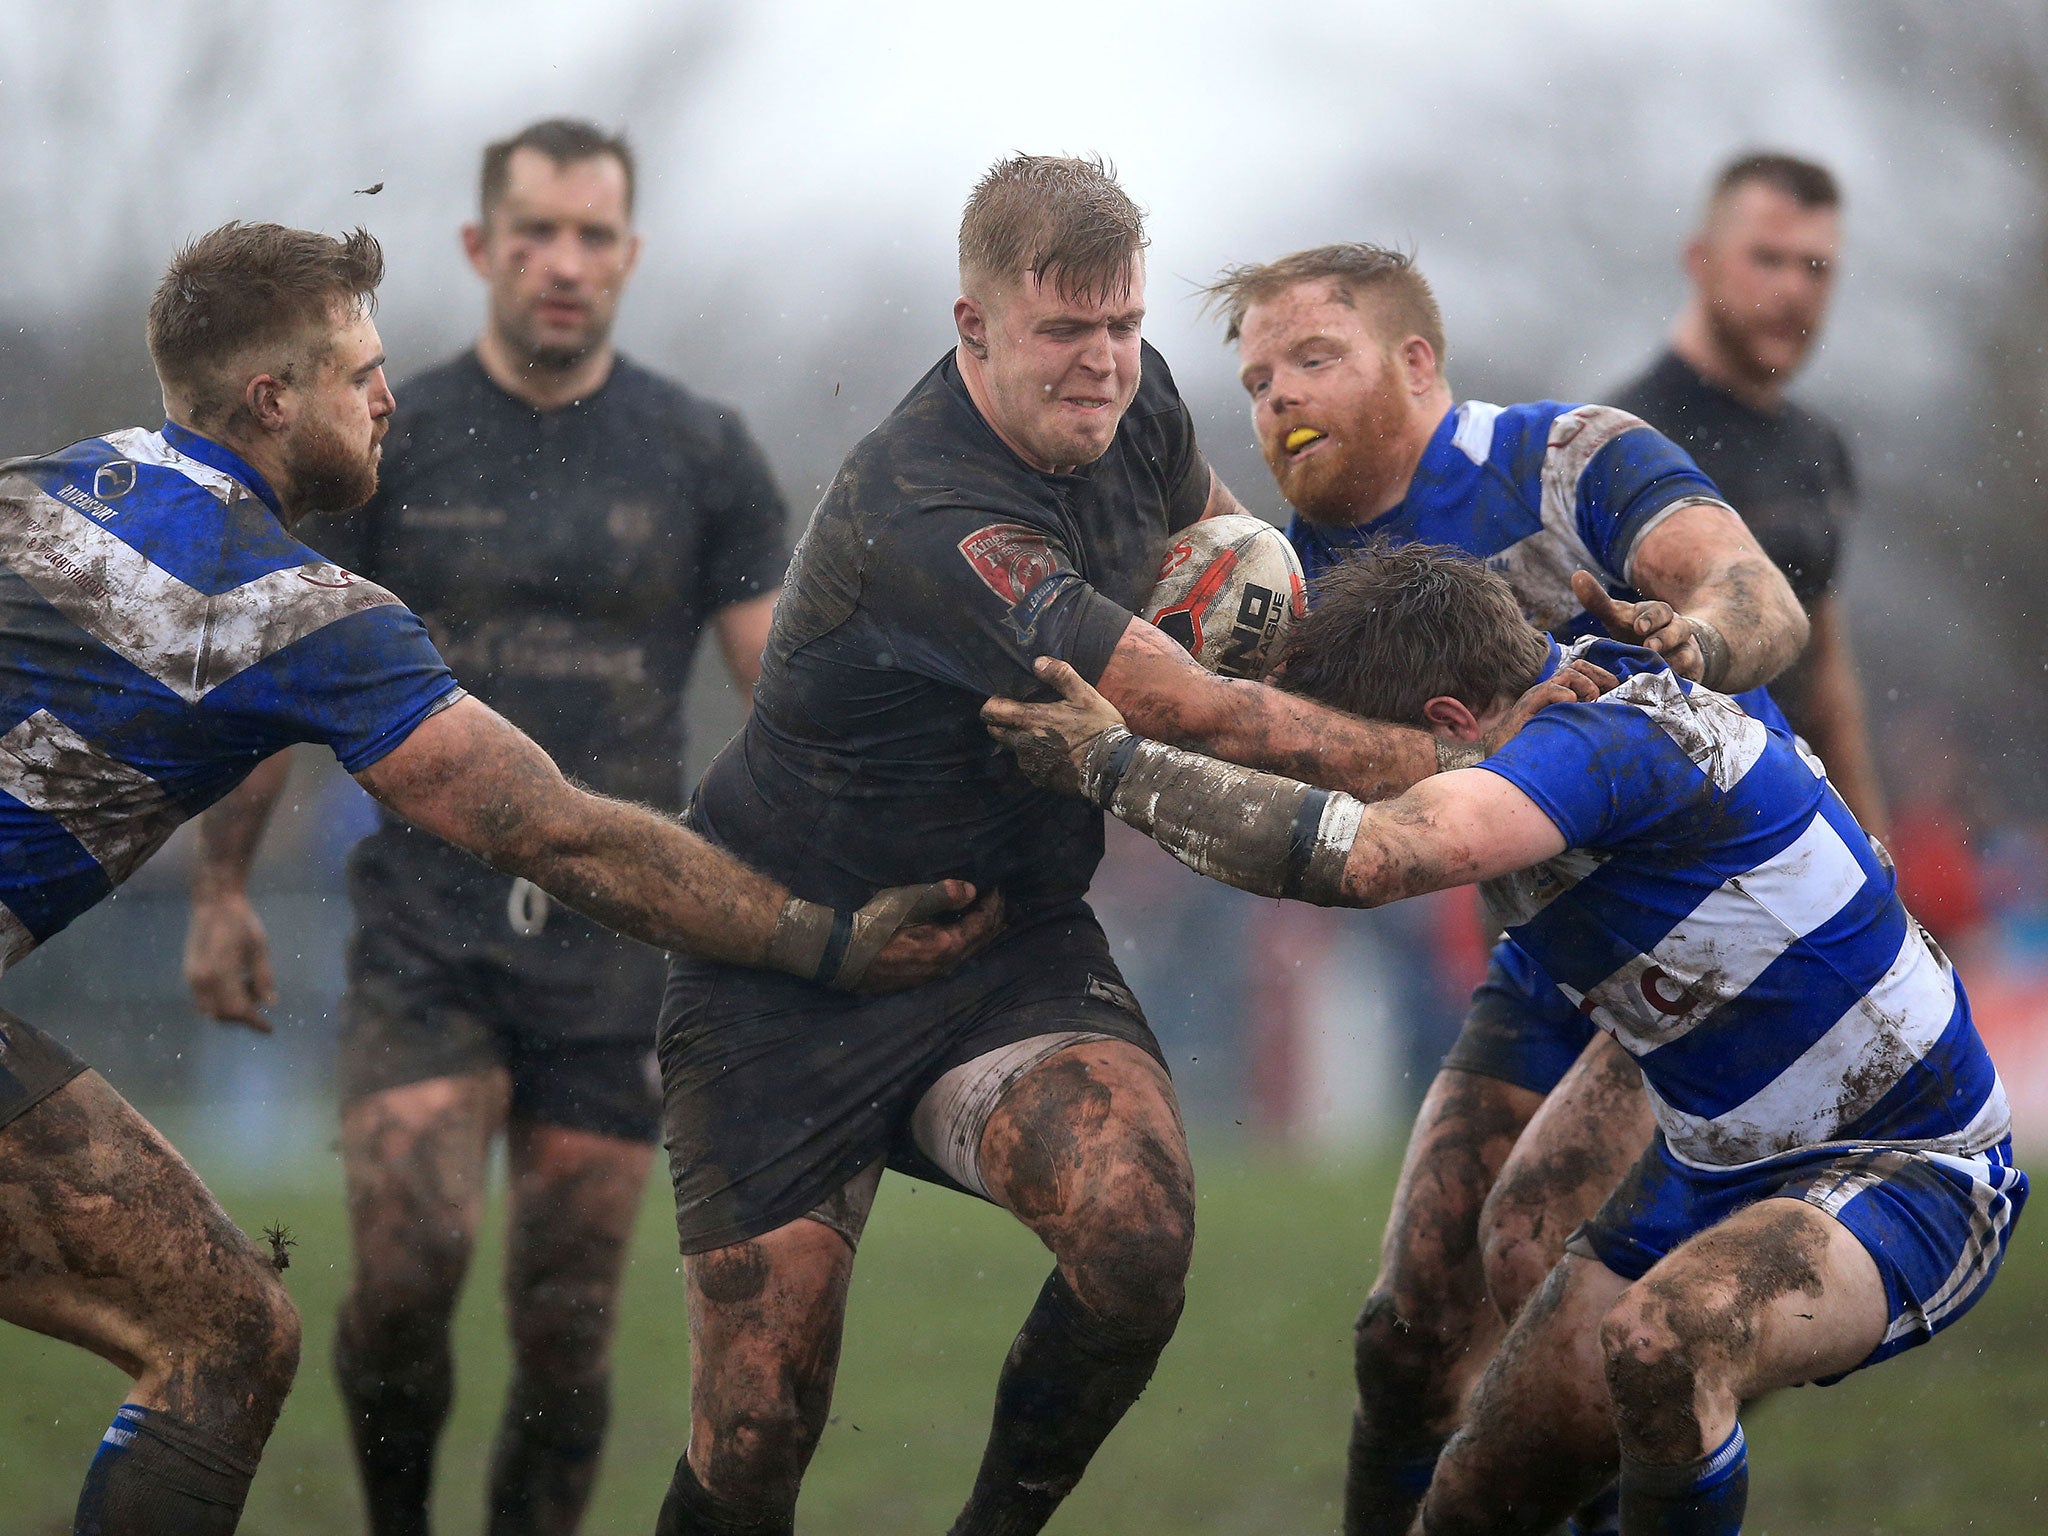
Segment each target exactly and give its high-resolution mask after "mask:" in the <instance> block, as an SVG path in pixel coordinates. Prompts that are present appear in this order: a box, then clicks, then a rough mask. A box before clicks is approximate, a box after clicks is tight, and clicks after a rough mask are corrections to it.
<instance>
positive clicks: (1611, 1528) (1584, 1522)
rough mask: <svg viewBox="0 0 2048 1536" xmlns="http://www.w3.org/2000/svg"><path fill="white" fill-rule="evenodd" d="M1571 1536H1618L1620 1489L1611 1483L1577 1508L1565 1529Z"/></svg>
mask: <svg viewBox="0 0 2048 1536" xmlns="http://www.w3.org/2000/svg"><path fill="white" fill-rule="evenodd" d="M1567 1529H1568V1530H1570V1532H1571V1536H1620V1533H1621V1489H1620V1488H1619V1487H1617V1486H1616V1485H1615V1484H1613V1483H1609V1484H1608V1485H1607V1486H1606V1487H1605V1488H1603V1489H1601V1490H1600V1492H1599V1493H1598V1494H1597V1495H1595V1496H1594V1497H1593V1498H1590V1499H1588V1500H1586V1502H1585V1503H1583V1504H1581V1505H1580V1506H1579V1512H1578V1513H1577V1514H1575V1515H1573V1516H1572V1518H1571V1524H1570V1525H1569V1526H1568V1527H1567Z"/></svg>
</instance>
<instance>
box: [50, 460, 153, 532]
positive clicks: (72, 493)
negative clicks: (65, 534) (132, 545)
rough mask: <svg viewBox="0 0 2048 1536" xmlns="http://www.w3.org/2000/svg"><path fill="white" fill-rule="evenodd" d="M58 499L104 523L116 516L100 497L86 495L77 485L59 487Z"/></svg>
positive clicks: (132, 466) (131, 467)
mask: <svg viewBox="0 0 2048 1536" xmlns="http://www.w3.org/2000/svg"><path fill="white" fill-rule="evenodd" d="M128 467H129V468H130V469H133V468H134V467H135V466H134V465H132V464H131V465H129V466H128ZM57 499H58V500H59V501H61V502H65V503H68V504H69V505H71V506H74V507H76V508H78V510H79V511H81V512H83V513H84V514H85V515H86V516H87V517H90V518H95V519H97V520H98V521H100V522H102V523H104V522H106V521H107V519H109V518H111V517H113V516H114V515H115V513H114V509H113V508H112V507H110V506H108V505H107V504H106V503H105V502H104V501H101V500H100V499H99V498H98V497H95V496H88V495H86V494H85V492H83V491H81V490H80V489H79V488H78V487H77V486H75V485H60V486H58V487H57Z"/></svg>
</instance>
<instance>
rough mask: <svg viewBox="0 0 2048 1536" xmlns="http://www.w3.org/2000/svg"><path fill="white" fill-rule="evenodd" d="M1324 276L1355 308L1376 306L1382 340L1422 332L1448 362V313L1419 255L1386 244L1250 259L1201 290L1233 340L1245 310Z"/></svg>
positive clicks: (1393, 341)
mask: <svg viewBox="0 0 2048 1536" xmlns="http://www.w3.org/2000/svg"><path fill="white" fill-rule="evenodd" d="M1317 282H1326V283H1330V284H1331V285H1333V288H1334V291H1335V292H1336V294H1337V295H1338V297H1339V298H1340V299H1341V300H1342V301H1343V302H1344V303H1346V304H1349V305H1352V306H1353V307H1354V308H1355V307H1357V306H1359V305H1361V304H1370V305H1371V306H1373V319H1374V323H1375V326H1376V328H1377V329H1378V331H1379V332H1380V340H1381V341H1382V342H1384V343H1385V344H1386V345H1387V346H1389V347H1394V346H1398V345H1399V344H1400V343H1401V342H1403V341H1405V340H1406V339H1407V338H1408V337H1410V336H1420V337H1421V338H1422V339H1423V340H1424V341H1426V342H1428V343H1429V346H1430V350H1431V351H1433V352H1434V353H1436V362H1437V369H1438V371H1439V372H1441V371H1442V369H1443V364H1444V317H1443V313H1442V311H1441V310H1439V309H1438V308H1437V304H1436V295H1435V294H1434V293H1433V292H1431V291H1430V286H1429V280H1428V279H1427V278H1425V277H1424V276H1423V275H1422V273H1421V272H1420V271H1418V270H1417V269H1416V266H1415V258H1414V257H1413V256H1410V255H1408V254H1407V253H1406V252H1404V251H1396V250H1390V249H1388V248H1387V247H1386V246H1381V245H1367V244H1366V243H1364V242H1363V241H1344V242H1342V243H1339V244H1337V245H1319V246H1316V247H1315V248H1314V249H1312V250H1307V251H1296V252H1294V254H1292V255H1291V256H1282V257H1280V258H1279V259H1278V260H1277V261H1252V262H1245V263H1243V264H1241V265H1239V266H1235V267H1226V268H1224V269H1223V272H1222V274H1221V275H1220V276H1219V277H1218V278H1217V279H1216V281H1215V282H1213V283H1211V284H1209V286H1208V287H1206V288H1204V289H1203V290H1202V293H1203V296H1204V297H1205V299H1206V300H1207V303H1208V307H1209V308H1211V309H1213V310H1216V311H1218V312H1220V313H1221V314H1222V316H1223V323H1224V330H1223V339H1224V340H1225V341H1229V342H1234V341H1236V340H1237V338H1238V337H1239V336H1240V335H1241V334H1242V333H1243V331H1244V317H1245V312H1246V311H1247V310H1249V309H1250V308H1251V307H1252V306H1253V305H1254V304H1263V303H1264V302H1265V301H1266V300H1268V299H1273V298H1278V297H1279V296H1280V295H1281V294H1283V293H1285V292H1286V291H1287V290H1288V289H1290V288H1293V287H1295V286H1296V285H1298V284H1301V283H1317Z"/></svg>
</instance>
